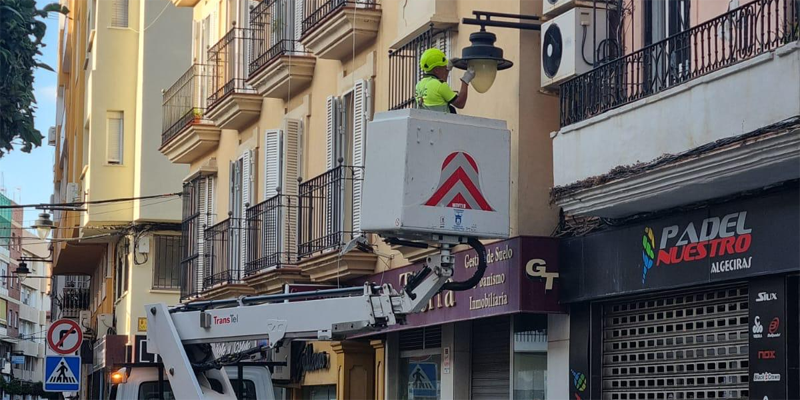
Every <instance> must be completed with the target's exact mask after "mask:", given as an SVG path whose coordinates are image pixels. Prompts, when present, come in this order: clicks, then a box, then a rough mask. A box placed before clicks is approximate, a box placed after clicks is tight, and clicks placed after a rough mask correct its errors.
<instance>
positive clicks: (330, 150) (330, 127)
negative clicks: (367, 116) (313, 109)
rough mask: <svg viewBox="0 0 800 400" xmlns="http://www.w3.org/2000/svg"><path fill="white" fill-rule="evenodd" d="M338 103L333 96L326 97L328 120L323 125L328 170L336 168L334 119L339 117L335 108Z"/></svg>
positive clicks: (335, 123) (335, 124)
mask: <svg viewBox="0 0 800 400" xmlns="http://www.w3.org/2000/svg"><path fill="white" fill-rule="evenodd" d="M337 104H338V101H337V99H336V97H334V96H328V99H327V101H326V107H327V109H328V118H327V121H326V124H325V146H326V147H325V149H326V157H327V160H328V164H327V165H328V170H329V171H330V170H332V169H333V167H335V166H336V158H335V157H336V154H335V153H336V151H335V148H336V143H335V140H336V126H337V122H336V119H337V117H338V115H339V110H338V107H337Z"/></svg>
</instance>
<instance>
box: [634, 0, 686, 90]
mask: <svg viewBox="0 0 800 400" xmlns="http://www.w3.org/2000/svg"><path fill="white" fill-rule="evenodd" d="M690 4H691V1H690V0H652V1H645V2H644V44H645V46H646V47H647V46H650V45H652V44H657V43H660V44H658V45H655V46H651V47H647V49H648V50H646V51H645V57H644V60H643V62H644V63H645V66H644V67H645V73H646V74H647V80H646V81H645V87H644V88H643V89H644V90H645V91H647V92H653V91H658V90H663V89H664V88H666V87H669V86H672V85H675V84H677V83H680V82H683V81H685V80H688V78H689V73H690V58H691V47H690V46H691V41H690V37H689V35H688V34H686V35H679V34H680V33H682V32H685V31H688V30H689V28H690V25H691V22H690V15H691V14H690ZM665 40H666V42H664V41H665Z"/></svg>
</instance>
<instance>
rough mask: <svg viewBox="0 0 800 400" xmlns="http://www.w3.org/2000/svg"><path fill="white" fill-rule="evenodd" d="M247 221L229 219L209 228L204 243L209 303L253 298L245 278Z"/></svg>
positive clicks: (206, 293) (204, 273)
mask: <svg viewBox="0 0 800 400" xmlns="http://www.w3.org/2000/svg"><path fill="white" fill-rule="evenodd" d="M246 227H247V223H246V220H245V219H243V218H233V217H231V218H228V219H226V220H224V221H222V222H220V223H218V224H216V225H213V226H211V227H209V228H206V230H205V233H204V240H203V264H204V271H203V297H205V298H209V299H216V298H228V297H235V296H239V295H243V294H252V293H253V290H252V289H251V288H250V287H248V286H247V285H246V284H244V282H243V281H242V278H244V273H243V272H244V271H243V268H242V266H243V261H244V260H245V249H246V247H247V246H246V242H244V238H245V235H246Z"/></svg>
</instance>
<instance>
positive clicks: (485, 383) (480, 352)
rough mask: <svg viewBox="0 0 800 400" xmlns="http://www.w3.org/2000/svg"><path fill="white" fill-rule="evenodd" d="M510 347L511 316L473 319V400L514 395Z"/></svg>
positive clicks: (505, 397) (488, 399)
mask: <svg viewBox="0 0 800 400" xmlns="http://www.w3.org/2000/svg"><path fill="white" fill-rule="evenodd" d="M510 351H511V322H510V318H509V317H505V316H503V317H496V318H484V319H479V320H475V321H473V322H472V400H484V399H485V400H497V399H509V398H511V397H510V394H509V386H510V382H509V379H510V377H511V373H510V364H511V362H510V361H511V360H510Z"/></svg>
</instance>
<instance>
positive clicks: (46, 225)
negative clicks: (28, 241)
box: [31, 212, 53, 240]
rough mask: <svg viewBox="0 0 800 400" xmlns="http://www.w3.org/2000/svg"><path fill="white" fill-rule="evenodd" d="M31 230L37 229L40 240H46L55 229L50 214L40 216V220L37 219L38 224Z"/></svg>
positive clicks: (44, 213)
mask: <svg viewBox="0 0 800 400" xmlns="http://www.w3.org/2000/svg"><path fill="white" fill-rule="evenodd" d="M31 228H33V229H36V234H37V235H39V239H42V240H44V239H45V238H46V237H47V235H49V234H50V231H51V230H52V229H53V221H52V220H51V219H50V214H48V213H46V212H43V213H41V214H39V218H37V219H36V222H35V223H34V224H33V225H32V226H31Z"/></svg>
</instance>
